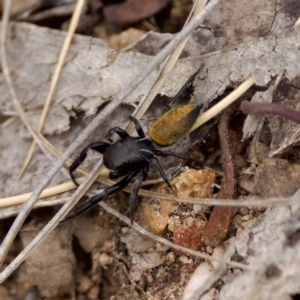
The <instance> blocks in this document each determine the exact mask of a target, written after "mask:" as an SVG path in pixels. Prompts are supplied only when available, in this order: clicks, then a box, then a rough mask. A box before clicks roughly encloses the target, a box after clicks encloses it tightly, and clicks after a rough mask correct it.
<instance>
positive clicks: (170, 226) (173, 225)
mask: <svg viewBox="0 0 300 300" xmlns="http://www.w3.org/2000/svg"><path fill="white" fill-rule="evenodd" d="M168 223H169V224H168V230H169V231H171V232H174V229H175V220H174V219H173V218H172V219H169V221H168Z"/></svg>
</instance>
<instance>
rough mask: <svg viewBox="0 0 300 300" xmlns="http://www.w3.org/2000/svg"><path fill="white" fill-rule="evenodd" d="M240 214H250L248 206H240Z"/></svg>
mask: <svg viewBox="0 0 300 300" xmlns="http://www.w3.org/2000/svg"><path fill="white" fill-rule="evenodd" d="M239 214H240V215H242V216H246V215H248V214H249V209H248V208H247V207H245V206H244V207H240V209H239Z"/></svg>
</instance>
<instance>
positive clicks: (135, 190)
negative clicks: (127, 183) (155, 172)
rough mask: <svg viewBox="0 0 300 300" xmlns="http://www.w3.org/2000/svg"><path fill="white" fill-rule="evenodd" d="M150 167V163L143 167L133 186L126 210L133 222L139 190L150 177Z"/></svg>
mask: <svg viewBox="0 0 300 300" xmlns="http://www.w3.org/2000/svg"><path fill="white" fill-rule="evenodd" d="M149 167H150V166H149V164H148V165H146V166H145V167H143V169H142V172H141V173H140V174H139V176H138V177H137V180H136V181H135V183H134V185H133V188H132V194H131V197H130V202H129V207H128V210H127V211H126V214H127V213H129V217H130V222H131V224H132V223H133V211H134V208H135V206H136V204H137V199H138V191H139V189H140V188H141V186H142V183H143V181H144V180H146V179H147V177H148V172H149Z"/></svg>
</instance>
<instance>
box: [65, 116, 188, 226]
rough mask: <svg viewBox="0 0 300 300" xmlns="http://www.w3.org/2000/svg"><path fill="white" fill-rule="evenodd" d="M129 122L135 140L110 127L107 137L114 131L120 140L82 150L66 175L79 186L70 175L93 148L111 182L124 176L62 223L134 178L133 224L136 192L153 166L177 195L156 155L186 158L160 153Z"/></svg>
mask: <svg viewBox="0 0 300 300" xmlns="http://www.w3.org/2000/svg"><path fill="white" fill-rule="evenodd" d="M129 119H130V120H131V121H132V122H133V123H134V124H135V129H136V131H137V133H138V135H139V136H138V137H132V136H130V135H128V133H126V132H125V131H124V130H123V129H121V128H119V127H113V128H112V129H110V130H109V132H108V136H110V135H112V134H113V133H114V132H115V133H117V134H118V135H119V136H120V138H121V139H120V140H119V141H117V142H115V143H113V144H108V143H105V142H94V143H91V144H89V145H88V146H87V147H85V148H84V149H83V150H82V151H81V153H80V155H79V157H78V158H76V159H75V161H74V162H73V163H72V165H71V166H70V169H69V172H70V176H71V178H72V180H73V182H74V183H75V184H76V185H77V186H78V183H77V181H76V179H75V177H74V174H73V172H74V171H75V170H76V169H77V168H78V167H79V165H80V164H81V163H82V162H83V161H84V160H85V158H86V156H87V153H88V150H89V149H93V150H95V151H97V152H100V153H102V154H103V163H104V165H105V166H106V167H107V168H108V169H110V170H112V171H111V172H110V174H109V177H110V178H111V179H116V178H119V177H121V176H125V177H124V178H123V179H121V180H120V181H119V182H117V183H116V184H114V185H113V186H111V187H108V188H107V189H105V190H104V191H103V192H101V193H99V194H97V195H95V196H94V197H92V198H90V199H89V200H88V201H87V202H86V203H85V204H83V205H82V206H80V207H79V208H78V209H77V210H75V211H74V212H73V213H70V214H69V215H68V216H66V218H65V219H63V220H62V221H61V222H65V221H67V220H69V219H71V218H74V217H76V216H78V215H80V214H81V213H83V212H84V211H86V210H87V209H89V208H90V207H91V206H93V205H94V204H96V203H98V202H100V201H102V200H104V199H106V198H107V197H108V196H110V195H112V194H114V193H116V192H118V191H120V190H122V189H123V188H125V187H126V186H127V185H128V184H129V182H130V181H131V180H132V178H133V177H135V176H137V175H138V177H137V180H136V181H135V183H134V185H133V190H132V194H131V198H130V205H129V213H130V219H131V222H132V217H133V209H134V207H135V204H136V201H137V193H138V190H139V189H140V187H141V185H142V182H143V180H146V178H147V175H148V171H149V167H150V164H152V165H153V166H154V167H156V169H157V170H158V171H159V173H160V175H161V177H162V178H163V179H164V181H165V182H166V184H167V185H168V186H169V188H170V189H171V190H172V191H173V193H174V194H175V195H176V193H175V191H174V189H173V187H172V186H171V184H170V181H169V179H168V178H167V176H166V174H165V172H164V170H163V168H162V167H161V165H160V163H159V161H158V159H157V158H156V157H155V155H159V156H165V155H172V156H176V157H179V158H182V159H186V157H185V156H182V155H180V154H176V153H173V152H171V151H160V150H157V149H155V148H154V144H153V142H152V141H151V140H149V139H147V138H146V137H145V134H144V131H143V129H142V127H141V125H140V123H139V122H138V120H136V119H135V118H134V117H132V116H130V117H129Z"/></svg>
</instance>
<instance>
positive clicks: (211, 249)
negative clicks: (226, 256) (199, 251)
mask: <svg viewBox="0 0 300 300" xmlns="http://www.w3.org/2000/svg"><path fill="white" fill-rule="evenodd" d="M206 252H207V253H209V254H212V253H213V248H212V247H211V246H209V245H208V246H207V247H206Z"/></svg>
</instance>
